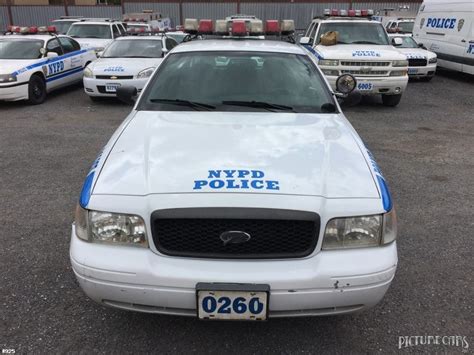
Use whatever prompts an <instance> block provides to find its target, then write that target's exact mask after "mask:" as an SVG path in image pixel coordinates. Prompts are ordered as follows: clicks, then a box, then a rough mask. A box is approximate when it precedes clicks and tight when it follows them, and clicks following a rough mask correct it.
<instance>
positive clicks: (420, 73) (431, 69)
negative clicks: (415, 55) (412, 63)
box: [408, 63, 436, 78]
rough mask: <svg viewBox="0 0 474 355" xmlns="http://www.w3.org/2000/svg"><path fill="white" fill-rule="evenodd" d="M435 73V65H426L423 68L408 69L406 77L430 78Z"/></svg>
mask: <svg viewBox="0 0 474 355" xmlns="http://www.w3.org/2000/svg"><path fill="white" fill-rule="evenodd" d="M435 73H436V63H434V64H428V65H427V66H425V67H409V68H408V76H409V77H410V78H423V77H431V76H434V75H435Z"/></svg>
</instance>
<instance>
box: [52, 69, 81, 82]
mask: <svg viewBox="0 0 474 355" xmlns="http://www.w3.org/2000/svg"><path fill="white" fill-rule="evenodd" d="M83 70H84V68H82V67H79V68H76V69H73V70H70V71H67V72H65V73H62V74H59V75H55V76H53V77H50V78H48V79H46V81H47V82H48V83H49V82H50V81H53V80H57V79H61V78H64V77H66V76H69V75H72V74H76V73H80V72H81V71H83Z"/></svg>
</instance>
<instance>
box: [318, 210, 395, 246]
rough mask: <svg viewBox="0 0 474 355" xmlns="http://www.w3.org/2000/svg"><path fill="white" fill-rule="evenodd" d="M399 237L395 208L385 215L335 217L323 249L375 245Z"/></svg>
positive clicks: (327, 228)
mask: <svg viewBox="0 0 474 355" xmlns="http://www.w3.org/2000/svg"><path fill="white" fill-rule="evenodd" d="M396 237H397V218H396V214H395V209H394V208H392V210H391V211H390V212H388V213H385V214H383V215H374V216H362V217H348V218H335V219H332V220H330V221H329V222H328V224H327V225H326V230H325V232H324V239H323V246H322V249H325V250H331V249H349V248H363V247H374V246H379V245H383V244H388V243H391V242H393V241H394V240H395V239H396Z"/></svg>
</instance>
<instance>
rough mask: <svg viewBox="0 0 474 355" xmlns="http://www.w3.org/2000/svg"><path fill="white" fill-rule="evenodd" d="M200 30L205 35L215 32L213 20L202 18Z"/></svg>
mask: <svg viewBox="0 0 474 355" xmlns="http://www.w3.org/2000/svg"><path fill="white" fill-rule="evenodd" d="M198 32H199V33H201V34H205V35H209V34H212V33H214V24H213V22H212V20H200V21H199V27H198Z"/></svg>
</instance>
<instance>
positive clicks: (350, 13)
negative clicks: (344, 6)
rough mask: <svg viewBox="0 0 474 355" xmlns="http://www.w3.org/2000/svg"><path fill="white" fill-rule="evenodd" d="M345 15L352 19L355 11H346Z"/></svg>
mask: <svg viewBox="0 0 474 355" xmlns="http://www.w3.org/2000/svg"><path fill="white" fill-rule="evenodd" d="M347 15H348V16H349V17H354V16H355V15H356V11H355V10H348V11H347Z"/></svg>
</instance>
